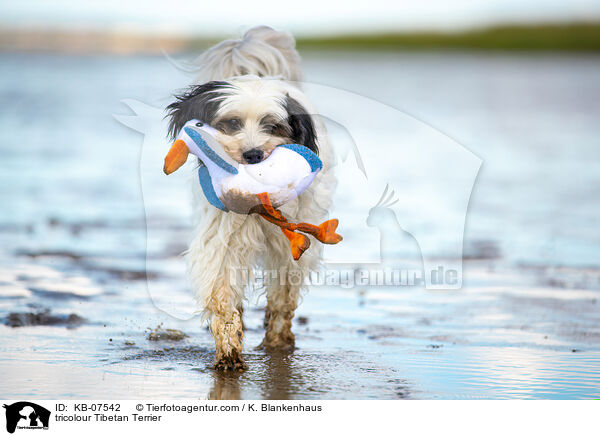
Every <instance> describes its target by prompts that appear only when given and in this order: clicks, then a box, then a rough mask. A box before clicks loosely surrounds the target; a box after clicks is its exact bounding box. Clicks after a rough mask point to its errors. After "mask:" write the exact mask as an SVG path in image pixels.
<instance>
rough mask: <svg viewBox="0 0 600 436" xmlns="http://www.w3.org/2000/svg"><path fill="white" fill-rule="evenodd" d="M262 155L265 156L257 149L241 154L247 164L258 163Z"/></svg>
mask: <svg viewBox="0 0 600 436" xmlns="http://www.w3.org/2000/svg"><path fill="white" fill-rule="evenodd" d="M264 155H265V154H264V153H263V151H262V150H259V149H258V148H253V149H252V150H248V151H246V152H245V153H244V154H242V156H243V157H244V160H245V161H246V162H248V163H249V164H255V163H259V162H260V161H262V160H263V156H264Z"/></svg>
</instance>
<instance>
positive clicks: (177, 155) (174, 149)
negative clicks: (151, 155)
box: [163, 139, 190, 175]
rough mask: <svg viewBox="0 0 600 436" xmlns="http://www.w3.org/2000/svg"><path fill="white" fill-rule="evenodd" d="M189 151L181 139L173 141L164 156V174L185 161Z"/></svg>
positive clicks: (172, 170)
mask: <svg viewBox="0 0 600 436" xmlns="http://www.w3.org/2000/svg"><path fill="white" fill-rule="evenodd" d="M189 153H190V150H189V149H188V147H187V145H185V142H184V141H183V140H181V139H178V140H177V141H175V142H174V143H173V145H172V146H171V149H170V150H169V152H168V153H167V155H166V156H165V166H164V167H163V171H164V172H165V174H167V175H169V174H171V173H172V172H174V171H177V170H178V169H179V168H180V167H181V165H183V164H184V163H185V161H186V160H187V157H188V154H189Z"/></svg>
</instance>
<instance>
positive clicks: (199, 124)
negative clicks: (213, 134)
mask: <svg viewBox="0 0 600 436" xmlns="http://www.w3.org/2000/svg"><path fill="white" fill-rule="evenodd" d="M203 125H204V123H201V122H200V121H198V122H197V123H196V127H202V126H203Z"/></svg>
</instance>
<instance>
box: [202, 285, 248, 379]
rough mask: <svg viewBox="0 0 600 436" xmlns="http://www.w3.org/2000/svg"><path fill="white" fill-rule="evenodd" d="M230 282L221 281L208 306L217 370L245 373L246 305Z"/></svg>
mask: <svg viewBox="0 0 600 436" xmlns="http://www.w3.org/2000/svg"><path fill="white" fill-rule="evenodd" d="M225 274H227V273H225ZM227 282H228V280H218V281H217V284H216V287H215V288H214V289H213V291H212V293H211V298H210V301H209V302H208V305H207V306H206V311H207V313H208V315H209V319H210V330H211V332H212V335H213V337H214V339H215V347H216V354H215V369H218V370H222V371H242V370H244V369H245V368H246V365H245V363H244V359H243V358H242V349H243V339H244V331H243V327H244V326H243V322H242V302H241V299H240V301H237V300H238V298H236V295H237V293H236V292H235V291H234V289H233V288H232V287H231V285H230V284H229V283H227Z"/></svg>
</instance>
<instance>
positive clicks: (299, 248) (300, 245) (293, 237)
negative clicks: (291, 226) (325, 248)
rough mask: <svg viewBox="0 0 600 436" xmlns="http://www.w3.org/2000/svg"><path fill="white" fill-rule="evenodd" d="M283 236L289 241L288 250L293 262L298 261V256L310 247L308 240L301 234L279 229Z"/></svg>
mask: <svg viewBox="0 0 600 436" xmlns="http://www.w3.org/2000/svg"><path fill="white" fill-rule="evenodd" d="M281 231H282V232H283V234H284V235H285V236H286V237H287V238H288V239H289V240H290V248H291V250H292V257H293V258H294V260H298V259H300V256H302V254H303V253H304V252H305V251H306V250H308V247H310V239H308V237H306V236H304V235H303V234H302V233H296V232H292V231H291V230H287V229H284V228H283V227H282V228H281Z"/></svg>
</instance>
